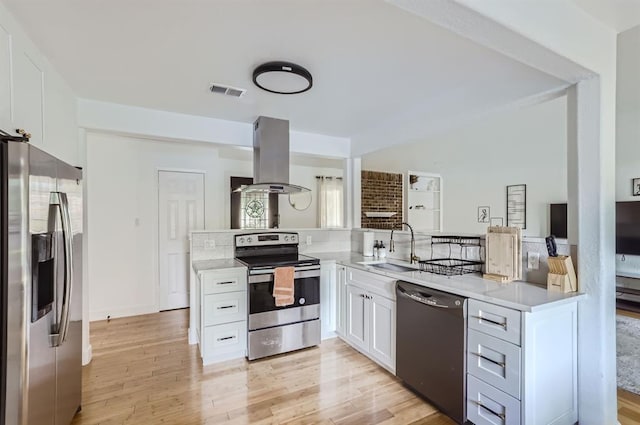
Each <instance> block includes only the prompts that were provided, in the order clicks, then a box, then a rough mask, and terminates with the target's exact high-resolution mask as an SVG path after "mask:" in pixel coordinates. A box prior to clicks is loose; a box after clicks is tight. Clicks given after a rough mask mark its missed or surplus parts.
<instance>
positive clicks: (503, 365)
mask: <svg viewBox="0 0 640 425" xmlns="http://www.w3.org/2000/svg"><path fill="white" fill-rule="evenodd" d="M471 354H473V355H474V356H478V357H480V358H481V359H483V360H486V361H488V362H491V363H493V364H495V365H498V366H500V367H501V368H503V369H504V368H505V367H506V366H505V364H504V363H502V362H497V361H495V360H492V359H490V358H489V357H485V356H483V355H482V354H480V353H471Z"/></svg>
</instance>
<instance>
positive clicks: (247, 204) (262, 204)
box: [240, 193, 269, 229]
mask: <svg viewBox="0 0 640 425" xmlns="http://www.w3.org/2000/svg"><path fill="white" fill-rule="evenodd" d="M268 217H269V194H268V193H242V194H241V195H240V228H241V229H266V228H267V227H268V224H269V220H268Z"/></svg>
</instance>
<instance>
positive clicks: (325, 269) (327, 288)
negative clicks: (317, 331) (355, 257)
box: [320, 261, 338, 339]
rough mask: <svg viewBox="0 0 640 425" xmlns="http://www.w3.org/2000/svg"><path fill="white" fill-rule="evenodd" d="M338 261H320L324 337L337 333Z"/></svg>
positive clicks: (321, 312) (322, 332)
mask: <svg viewBox="0 0 640 425" xmlns="http://www.w3.org/2000/svg"><path fill="white" fill-rule="evenodd" d="M336 277H337V276H336V262H335V261H322V262H321V263H320V326H321V336H322V339H327V338H332V337H334V336H335V335H336V319H337V315H338V312H337V293H336V292H337V280H336Z"/></svg>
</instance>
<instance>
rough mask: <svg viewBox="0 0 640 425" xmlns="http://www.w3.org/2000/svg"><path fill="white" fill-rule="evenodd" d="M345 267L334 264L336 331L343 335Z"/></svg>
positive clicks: (345, 304) (344, 328)
mask: <svg viewBox="0 0 640 425" xmlns="http://www.w3.org/2000/svg"><path fill="white" fill-rule="evenodd" d="M346 299H347V268H346V267H345V266H342V265H338V266H336V309H337V311H336V333H337V334H338V335H339V336H341V337H344V336H345V332H346V323H347V302H346Z"/></svg>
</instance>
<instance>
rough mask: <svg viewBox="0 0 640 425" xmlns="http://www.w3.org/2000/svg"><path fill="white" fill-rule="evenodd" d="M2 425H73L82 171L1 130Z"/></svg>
mask: <svg viewBox="0 0 640 425" xmlns="http://www.w3.org/2000/svg"><path fill="white" fill-rule="evenodd" d="M0 147H1V159H0V173H1V179H0V180H1V185H0V203H1V208H0V223H1V226H0V230H1V231H2V239H1V245H0V254H1V255H0V257H1V259H0V265H1V269H2V285H1V286H0V289H1V290H0V325H1V326H0V342H1V345H0V348H1V351H0V354H1V356H2V362H1V363H0V384H1V387H0V393H1V398H0V425H49V424H51V425H68V424H69V423H70V422H71V420H72V419H73V416H74V415H75V414H76V413H77V412H78V411H79V409H80V398H81V380H82V258H81V253H82V171H81V170H79V169H77V168H75V167H72V166H70V165H68V164H66V163H64V162H62V161H60V160H58V159H56V158H54V157H53V156H51V155H49V154H47V153H45V152H43V151H41V150H39V149H37V148H35V147H33V146H30V145H29V144H28V143H26V141H25V140H20V139H19V138H15V137H11V136H9V135H8V134H7V133H4V132H0Z"/></svg>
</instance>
